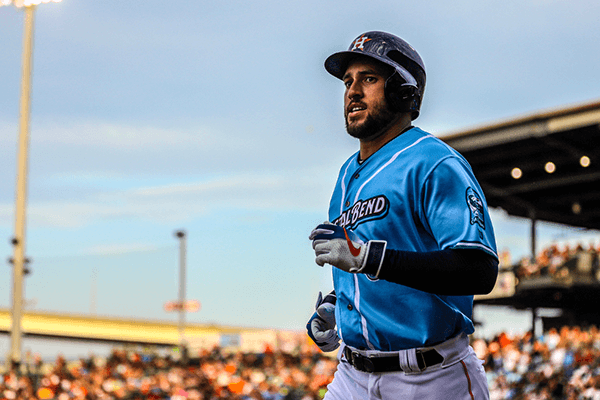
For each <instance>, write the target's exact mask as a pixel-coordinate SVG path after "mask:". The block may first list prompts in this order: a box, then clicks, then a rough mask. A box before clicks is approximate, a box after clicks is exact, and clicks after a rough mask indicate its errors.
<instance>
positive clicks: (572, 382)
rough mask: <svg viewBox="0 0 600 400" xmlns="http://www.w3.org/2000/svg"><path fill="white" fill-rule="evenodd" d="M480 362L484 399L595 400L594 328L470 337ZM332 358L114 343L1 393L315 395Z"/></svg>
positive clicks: (599, 344)
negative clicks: (162, 351)
mask: <svg viewBox="0 0 600 400" xmlns="http://www.w3.org/2000/svg"><path fill="white" fill-rule="evenodd" d="M472 345H473V347H474V349H475V351H476V352H477V354H478V356H479V357H480V358H481V359H482V360H483V361H484V367H485V369H486V372H487V376H488V381H489V387H490V399H491V400H500V399H513V400H558V399H567V400H597V399H600V331H599V330H598V329H597V328H596V327H594V326H592V327H590V328H587V329H581V328H579V327H563V328H561V329H560V330H556V329H550V330H549V331H547V332H545V333H543V334H542V335H540V336H539V337H537V338H536V339H535V340H532V337H531V334H529V333H526V334H522V335H515V336H512V337H511V336H509V335H508V334H506V333H502V334H500V335H497V336H496V337H495V338H493V339H491V340H484V339H473V340H472ZM336 365H337V361H336V360H335V359H334V358H331V357H327V356H325V355H323V354H322V353H320V352H319V350H318V349H317V348H316V347H314V348H313V347H309V348H307V347H298V348H297V350H296V351H293V352H291V353H283V352H278V351H272V350H270V349H268V348H267V349H266V350H265V351H263V352H260V353H243V352H239V351H237V352H230V351H225V350H223V349H220V348H218V347H217V348H214V349H213V350H212V351H206V350H205V351H202V352H201V353H200V354H199V357H197V358H193V359H192V362H191V363H190V364H188V365H187V366H183V365H182V364H181V363H180V362H178V361H175V360H173V359H171V358H170V357H169V356H159V355H156V354H145V353H143V352H135V351H125V350H114V351H113V352H112V354H111V355H110V357H108V358H100V357H93V356H90V357H88V358H85V359H80V360H78V361H77V362H72V363H67V362H66V361H65V359H64V358H62V357H58V358H57V359H56V362H55V363H54V364H51V365H49V366H47V368H42V363H41V361H40V360H38V361H37V362H36V363H34V364H33V365H31V366H30V367H29V370H28V371H27V373H21V374H17V373H15V371H10V372H7V373H5V374H4V376H3V380H2V382H1V387H0V398H1V399H6V400H21V399H23V400H31V399H36V400H37V399H40V400H41V399H56V400H70V399H76V400H96V399H98V400H103V399H115V400H116V399H129V400H138V399H151V400H152V399H154V400H162V399H169V400H186V399H189V400H212V399H230V400H316V399H321V398H322V397H323V396H324V394H325V392H326V387H327V384H328V383H329V382H331V379H332V378H333V373H334V372H335V369H336Z"/></svg>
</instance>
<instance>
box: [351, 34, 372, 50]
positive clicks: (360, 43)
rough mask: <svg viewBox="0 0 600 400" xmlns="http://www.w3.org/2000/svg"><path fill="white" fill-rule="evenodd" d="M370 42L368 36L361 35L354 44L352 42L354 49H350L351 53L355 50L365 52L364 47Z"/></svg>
mask: <svg viewBox="0 0 600 400" xmlns="http://www.w3.org/2000/svg"><path fill="white" fill-rule="evenodd" d="M369 40H371V39H369V37H368V36H365V35H360V37H358V38H356V39H355V40H354V42H352V49H350V51H354V50H364V49H365V48H364V47H363V45H364V44H365V43H367V42H368V41H369Z"/></svg>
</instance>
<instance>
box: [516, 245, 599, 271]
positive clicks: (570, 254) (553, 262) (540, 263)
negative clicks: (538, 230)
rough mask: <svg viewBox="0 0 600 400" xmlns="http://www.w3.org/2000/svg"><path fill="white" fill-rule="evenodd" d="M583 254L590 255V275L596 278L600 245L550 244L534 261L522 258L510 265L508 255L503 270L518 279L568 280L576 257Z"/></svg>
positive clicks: (574, 266) (574, 265)
mask: <svg viewBox="0 0 600 400" xmlns="http://www.w3.org/2000/svg"><path fill="white" fill-rule="evenodd" d="M583 253H588V254H589V255H590V262H591V271H590V272H591V274H592V275H593V276H594V277H596V278H600V276H598V272H599V271H600V244H598V245H595V244H594V243H590V244H588V245H583V244H581V243H578V244H576V245H569V244H564V245H558V244H552V245H550V246H548V247H546V248H544V249H543V250H542V251H540V252H539V253H538V254H537V256H536V257H535V259H533V260H532V258H531V257H523V258H521V259H520V260H519V261H518V262H517V263H516V264H512V265H511V264H510V255H505V256H504V257H505V260H507V261H505V265H506V267H505V269H512V270H513V271H514V273H515V276H516V277H517V278H519V279H531V278H539V277H543V276H551V277H553V278H556V279H566V278H568V277H569V276H570V275H571V274H572V273H573V272H574V269H575V268H576V262H577V257H579V256H580V255H581V254H583Z"/></svg>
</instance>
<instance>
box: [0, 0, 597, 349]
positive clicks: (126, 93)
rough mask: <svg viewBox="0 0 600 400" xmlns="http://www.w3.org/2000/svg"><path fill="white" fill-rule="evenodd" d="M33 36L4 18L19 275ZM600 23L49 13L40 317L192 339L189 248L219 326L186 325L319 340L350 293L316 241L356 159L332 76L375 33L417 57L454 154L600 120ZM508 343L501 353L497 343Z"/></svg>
mask: <svg viewBox="0 0 600 400" xmlns="http://www.w3.org/2000/svg"><path fill="white" fill-rule="evenodd" d="M23 17H24V13H23V12H22V10H19V9H16V8H15V7H13V6H9V7H0V37H1V38H2V39H1V40H0V258H2V257H5V259H8V258H10V257H11V256H12V251H13V249H12V246H11V245H10V238H11V237H12V236H13V235H14V208H15V206H14V203H15V185H16V154H17V132H18V119H19V97H20V80H21V52H22V39H23V19H24V18H23ZM599 17H600V3H599V2H597V1H595V0H594V1H592V0H581V1H575V2H573V1H566V0H564V1H563V0H519V1H516V0H507V1H503V2H488V1H476V0H458V1H454V2H447V1H442V0H438V1H427V0H426V1H420V2H390V1H380V0H371V1H369V2H362V1H360V2H359V1H354V0H344V1H338V0H331V1H320V0H319V1H313V0H306V1H302V2H281V1H266V0H256V1H253V2H243V1H228V0H223V1H218V2H201V1H191V0H190V1H181V0H179V1H178V0H175V1H172V2H164V1H156V0H147V1H117V0H103V1H92V0H63V1H62V2H61V3H49V4H42V5H41V6H39V7H38V8H37V9H36V13H35V40H34V56H33V57H34V61H33V81H32V94H31V101H32V108H31V134H30V147H29V176H28V208H27V239H26V249H27V256H28V257H29V258H31V259H32V263H31V269H32V274H31V275H29V276H28V277H27V278H26V284H25V293H26V298H27V303H26V304H27V305H26V307H27V309H30V310H37V311H52V312H61V313H72V314H81V315H89V314H93V315H100V316H112V317H126V318H139V319H151V320H165V321H176V315H175V314H173V313H169V312H166V311H165V310H164V308H163V307H164V304H165V303H166V302H167V301H172V300H175V299H176V298H177V293H178V292H177V290H178V279H179V278H178V268H179V241H178V239H177V238H176V237H175V236H174V232H175V231H176V230H180V229H183V230H185V231H186V232H187V286H186V287H187V298H189V299H195V300H198V301H199V302H200V303H201V305H202V307H201V309H200V311H199V312H196V313H190V314H189V315H188V317H187V320H188V321H190V322H193V323H218V324H224V325H235V326H249V327H265V328H277V329H294V330H298V329H303V328H304V325H305V323H306V320H307V318H308V317H309V316H310V314H311V313H312V310H313V307H314V301H315V299H316V295H317V293H318V292H319V291H324V292H325V291H329V290H330V289H331V287H332V286H331V267H328V266H326V267H324V268H321V267H318V266H317V265H316V264H315V263H314V254H313V251H312V249H311V245H310V241H309V240H308V235H309V233H310V231H311V230H312V228H313V227H314V226H316V225H317V224H318V223H321V222H323V221H325V220H326V219H327V209H328V202H329V196H330V195H331V192H332V189H333V185H334V183H335V179H336V177H337V173H338V170H339V167H340V165H341V164H342V163H343V161H345V160H346V158H347V157H348V156H350V155H351V154H352V153H354V152H355V151H356V150H357V149H358V144H357V143H356V142H355V140H354V139H352V138H350V137H349V136H348V135H347V134H346V133H345V130H344V124H343V116H342V94H343V87H342V85H341V83H340V81H338V80H337V79H335V78H333V77H331V76H330V75H329V74H328V73H327V72H326V71H325V69H324V68H323V62H324V60H325V58H326V57H327V56H328V55H330V54H331V53H333V52H336V51H340V50H345V49H347V47H348V46H349V44H350V42H351V41H352V40H353V39H354V38H355V37H357V36H358V35H360V34H361V33H363V32H366V31H369V30H383V31H388V32H391V33H394V34H396V35H398V36H400V37H402V38H403V39H405V40H407V41H408V42H409V43H410V44H411V45H412V46H413V47H415V48H416V49H417V51H418V52H419V53H420V55H421V57H422V58H423V60H424V62H425V66H426V69H427V87H426V91H425V97H424V101H423V106H422V109H421V116H420V117H419V119H418V120H416V121H415V124H416V125H417V126H419V127H421V128H422V129H424V130H427V131H429V132H431V133H433V134H435V135H436V136H439V137H443V136H444V135H446V134H449V133H454V132H458V131H460V130H462V129H467V128H470V127H473V126H478V125H482V124H489V123H492V122H497V121H499V120H504V119H509V118H514V117H517V116H522V115H526V114H529V113H533V112H538V111H542V110H547V109H553V108H558V107H563V106H565V105H572V104H579V103H583V102H588V101H593V100H597V99H598V97H599V93H600V79H598V72H597V71H598V68H599V67H600V49H599V43H600V30H598V27H597V21H598V18H599ZM491 214H492V218H493V221H494V226H495V230H496V236H497V244H498V248H499V249H505V248H506V249H509V250H510V251H511V254H512V255H513V259H518V258H520V257H522V256H524V255H527V254H528V253H529V241H528V235H529V225H528V222H527V221H525V220H521V219H515V218H512V217H509V216H507V215H505V214H503V213H502V212H501V211H497V210H492V211H491ZM541 225H542V226H541V227H540V228H539V234H540V238H539V245H540V247H542V246H544V245H547V244H549V243H551V242H557V241H558V242H568V241H581V240H584V241H585V242H586V243H587V242H589V241H590V240H591V241H594V240H595V241H596V242H599V241H600V234H598V233H597V232H591V233H590V232H582V231H580V230H577V229H569V228H565V227H559V226H555V225H545V224H541ZM5 272H6V273H5V274H2V275H1V276H0V307H10V306H11V290H12V289H11V285H12V283H11V282H12V273H11V270H10V266H9V265H8V263H7V264H6V269H5ZM484 314H485V315H484ZM476 316H477V311H476ZM478 316H479V318H480V319H482V320H485V321H489V324H494V323H495V324H497V326H499V327H500V328H501V329H504V327H514V321H515V320H516V319H519V318H521V319H523V318H525V317H523V316H522V315H517V314H515V313H512V312H511V311H510V310H499V311H498V310H494V311H490V312H487V313H483V312H482V313H481V315H478ZM527 318H529V317H527ZM527 318H525V319H523V320H526V321H528V319H527ZM502 324H504V325H502ZM490 326H492V325H487V327H484V328H482V329H483V331H484V332H487V333H488V334H491V333H493V328H491V327H490ZM4 346H5V345H3V344H2V343H0V353H2V352H4V350H5V347H4Z"/></svg>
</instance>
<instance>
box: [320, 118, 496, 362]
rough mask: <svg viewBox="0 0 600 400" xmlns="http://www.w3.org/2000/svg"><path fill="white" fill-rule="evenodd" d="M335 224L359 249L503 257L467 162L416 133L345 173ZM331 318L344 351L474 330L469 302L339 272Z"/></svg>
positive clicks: (414, 343)
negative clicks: (381, 244) (374, 244)
mask: <svg viewBox="0 0 600 400" xmlns="http://www.w3.org/2000/svg"><path fill="white" fill-rule="evenodd" d="M329 220H330V221H332V222H334V223H335V224H337V225H341V226H344V227H347V228H349V229H351V230H353V231H354V232H355V233H356V234H357V235H358V236H359V237H360V238H361V239H362V240H363V241H365V242H366V241H369V240H386V241H387V248H388V249H393V250H405V251H418V252H427V251H437V250H444V249H449V248H450V249H479V250H482V251H485V252H487V253H489V254H491V255H493V256H494V257H496V258H497V253H496V243H495V238H494V231H493V228H492V223H491V221H490V218H489V214H488V211H487V204H486V200H485V197H484V195H483V191H482V190H481V188H480V187H479V184H478V183H477V180H476V179H475V176H474V174H473V171H472V170H471V167H470V166H469V164H468V163H467V161H466V160H465V159H464V158H463V157H462V156H461V155H460V154H459V153H458V152H456V151H455V150H454V149H452V148H451V147H449V146H447V145H446V144H445V143H443V142H442V141H441V140H439V139H438V138H436V137H434V136H432V135H430V134H428V133H426V132H424V131H422V130H421V129H419V128H412V129H410V130H408V131H406V132H404V133H403V134H402V135H400V136H398V137H396V138H395V139H394V140H392V141H390V142H389V143H387V144H386V145H385V146H383V147H382V148H381V149H379V150H378V151H377V152H376V153H375V154H373V155H372V156H371V157H369V158H368V159H367V160H365V161H364V162H363V163H361V164H359V162H358V153H356V154H354V155H353V156H352V157H350V159H348V161H346V163H344V165H343V166H342V168H341V170H340V175H339V177H338V181H337V183H336V186H335V190H334V192H333V195H332V198H331V203H330V207H329ZM333 281H334V288H335V291H336V294H337V305H336V311H335V318H336V321H337V326H338V333H339V335H340V337H341V338H342V340H343V341H344V343H346V344H347V345H350V346H352V347H355V348H359V349H372V350H381V351H395V350H403V349H409V348H414V347H424V346H430V345H433V344H437V343H440V342H443V341H445V340H447V339H450V338H452V337H455V336H456V335H458V334H459V333H461V332H464V333H466V334H471V333H473V331H474V327H473V321H472V312H473V296H441V295H434V294H430V293H426V292H423V291H420V290H417V289H412V288H409V287H406V286H403V285H400V284H397V283H391V282H388V281H385V280H378V279H375V278H373V277H372V276H369V275H365V274H352V273H347V272H344V271H342V270H340V269H338V268H333Z"/></svg>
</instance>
